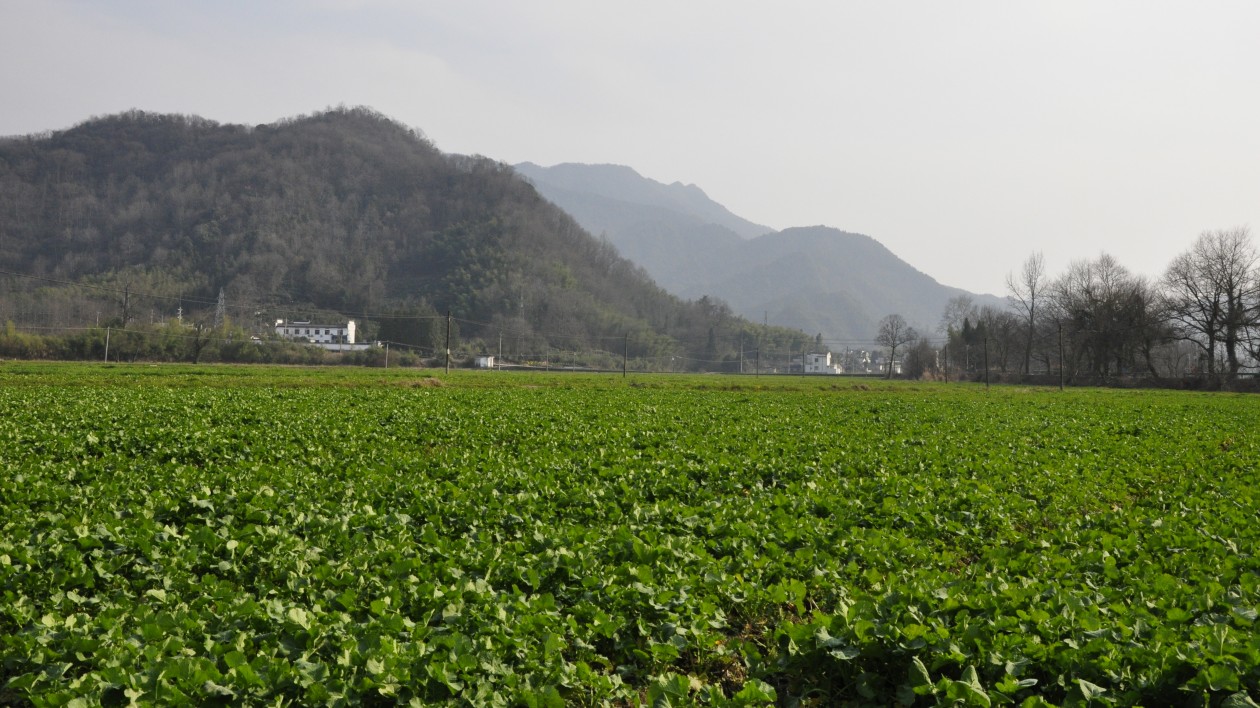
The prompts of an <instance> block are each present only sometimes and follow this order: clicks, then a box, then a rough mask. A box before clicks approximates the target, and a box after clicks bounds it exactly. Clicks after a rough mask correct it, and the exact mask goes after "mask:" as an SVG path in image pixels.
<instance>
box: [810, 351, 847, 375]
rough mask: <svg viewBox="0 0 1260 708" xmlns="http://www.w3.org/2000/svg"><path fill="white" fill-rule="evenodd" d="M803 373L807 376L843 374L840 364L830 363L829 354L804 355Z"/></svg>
mask: <svg viewBox="0 0 1260 708" xmlns="http://www.w3.org/2000/svg"><path fill="white" fill-rule="evenodd" d="M805 373H807V374H843V373H844V369H843V368H842V367H841V366H840V364H838V363H836V364H833V363H831V352H827V353H826V354H806V355H805Z"/></svg>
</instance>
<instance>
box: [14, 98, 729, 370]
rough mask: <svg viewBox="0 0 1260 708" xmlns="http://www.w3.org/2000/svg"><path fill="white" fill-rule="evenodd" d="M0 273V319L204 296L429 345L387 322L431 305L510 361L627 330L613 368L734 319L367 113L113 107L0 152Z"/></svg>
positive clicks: (247, 316) (161, 305) (171, 308)
mask: <svg viewBox="0 0 1260 708" xmlns="http://www.w3.org/2000/svg"><path fill="white" fill-rule="evenodd" d="M0 269H3V270H5V271H9V272H10V273H16V274H20V275H21V276H22V277H10V278H7V279H6V280H7V283H6V284H7V285H8V286H9V287H8V290H7V292H8V293H9V296H8V297H7V298H5V297H0V317H3V318H6V319H13V318H17V319H19V320H25V321H34V322H35V323H38V324H56V325H63V326H67V325H78V324H83V323H84V322H83V320H84V319H87V318H90V316H89V315H88V314H87V313H89V312H92V311H93V309H95V310H96V311H97V312H100V311H101V310H104V311H105V312H106V317H110V316H116V317H120V318H121V319H122V322H123V324H128V323H130V322H131V321H133V320H134V318H135V317H136V316H137V312H140V311H144V312H146V313H151V314H150V317H151V318H154V319H156V320H162V319H165V318H169V317H173V316H174V315H175V310H176V308H177V306H180V307H184V308H185V309H189V310H192V309H197V308H201V310H202V312H203V314H202V316H205V315H204V313H205V311H207V310H212V309H214V307H213V303H214V302H215V300H216V298H217V296H218V294H219V293H220V292H222V293H223V294H224V295H223V297H224V301H225V302H226V303H228V305H227V307H228V309H229V312H228V313H227V314H229V315H230V316H231V317H233V318H236V319H237V320H241V321H253V322H255V323H258V322H264V321H266V320H267V319H269V318H281V317H283V318H292V317H295V316H301V315H303V314H309V313H312V312H330V313H340V314H343V315H356V314H357V315H358V316H360V317H362V316H363V315H364V314H373V313H375V314H374V315H373V316H375V317H376V319H378V320H379V323H380V326H381V329H382V331H386V330H389V331H388V334H389V335H390V336H391V337H393V338H395V339H396V340H403V341H406V340H407V338H408V337H411V336H413V334H414V336H415V337H417V338H419V339H424V338H425V337H428V339H429V340H432V337H430V336H429V335H428V334H425V333H424V332H423V331H421V332H419V333H418V334H417V333H413V332H411V331H410V330H409V328H408V327H404V326H402V325H401V324H399V323H400V322H407V321H412V322H418V321H419V320H420V318H423V317H432V316H434V315H437V314H438V313H442V312H445V311H448V310H449V311H452V312H453V313H454V314H455V316H456V317H458V318H460V319H462V320H463V323H462V324H463V331H464V334H465V335H466V336H468V335H473V336H485V337H487V338H490V337H494V336H496V335H497V334H498V333H501V332H503V331H504V330H510V331H511V332H513V333H514V336H513V337H511V338H509V339H510V340H511V341H510V342H509V346H512V345H513V344H514V345H515V346H519V347H524V348H527V349H525V350H522V351H520V352H518V353H520V354H521V355H522V356H524V355H526V354H529V353H534V352H535V351H536V353H539V354H545V353H546V352H547V351H548V350H554V349H556V348H561V349H566V350H574V349H579V348H582V349H599V348H612V347H613V346H614V345H610V344H607V343H606V342H609V341H614V340H615V342H616V345H615V348H616V349H618V350H620V349H621V346H622V343H623V342H622V340H623V337H625V336H629V335H633V337H632V341H630V342H629V343H627V344H626V346H629V347H630V348H631V349H632V351H631V354H632V355H633V354H634V353H635V352H634V351H633V349H634V348H636V347H637V348H639V349H641V354H642V355H643V356H648V355H659V354H660V353H662V352H668V351H671V350H676V351H679V352H680V353H681V352H682V351H687V347H691V346H696V347H702V346H703V345H704V342H705V340H708V339H712V336H710V333H711V332H715V331H716V333H717V339H718V340H719V341H726V340H730V341H731V342H733V341H734V336H735V335H734V334H733V332H734V331H735V330H737V329H739V328H740V327H742V326H743V325H744V324H746V323H741V322H739V321H738V320H736V319H734V318H731V317H729V313H717V314H718V315H720V316H714V314H713V312H712V308H711V307H708V306H707V305H705V306H702V305H699V304H694V303H686V302H682V301H680V300H679V299H678V298H677V297H675V296H672V295H669V294H667V293H666V292H665V291H663V290H661V289H660V288H659V287H657V286H656V285H655V284H654V283H652V282H651V281H650V279H648V278H647V276H646V275H645V274H644V273H643V272H642V270H641V269H639V268H638V267H637V266H635V265H634V264H632V263H631V262H629V261H627V260H625V259H623V258H621V257H620V256H619V255H618V254H617V253H616V251H615V250H614V249H613V248H612V247H611V246H609V245H608V244H606V243H603V242H601V241H599V240H598V239H595V238H593V237H592V236H590V234H588V233H587V232H586V231H584V230H583V229H582V228H581V227H580V226H579V225H578V224H577V223H576V222H575V221H574V220H573V219H572V218H571V217H570V216H569V215H567V214H565V213H564V212H562V211H561V210H560V209H558V208H557V207H555V206H554V205H553V204H551V203H550V202H548V201H546V200H544V199H543V198H541V197H540V196H539V194H538V193H537V191H536V190H535V189H534V188H533V187H532V186H530V185H529V184H528V183H526V182H525V181H523V180H522V179H520V178H519V176H518V175H517V174H516V173H515V172H514V171H513V170H512V169H511V168H510V167H508V166H506V165H503V164H501V163H496V162H493V161H491V160H488V159H485V158H468V157H462V156H457V155H445V154H442V153H441V152H439V151H438V150H436V149H435V148H434V147H433V146H432V145H431V144H430V143H428V142H427V141H426V140H424V139H423V137H421V136H419V135H417V134H416V133H415V132H413V131H411V130H409V129H407V128H405V127H403V126H401V125H399V124H397V123H395V122H393V121H391V120H388V119H386V118H384V117H383V116H380V115H378V114H376V113H374V112H372V111H370V110H367V109H349V110H346V109H341V110H335V111H330V112H326V113H322V114H317V115H314V116H308V117H303V118H298V119H293V120H288V121H282V122H279V123H276V124H272V125H261V126H257V127H252V128H251V127H245V126H237V125H220V124H217V123H214V122H212V121H207V120H204V119H200V118H194V117H186V116H170V115H154V114H147V113H142V112H131V113H127V114H123V115H117V116H110V117H106V118H101V119H94V120H92V121H88V122H86V123H83V124H81V125H79V126H76V127H74V128H71V129H69V130H65V131H59V132H56V133H51V134H47V135H41V136H33V137H25V138H12V139H5V140H2V141H0ZM33 278H43V279H44V280H40V281H34V280H32V279H33ZM50 281H51V282H53V283H59V284H60V286H59V287H56V288H52V287H48V285H47V284H48V283H49V282H50ZM81 284H92V285H93V286H94V287H95V288H97V289H96V290H90V289H88V290H85V289H84V287H83V285H81ZM37 287H40V288H43V290H40V291H38V292H37V291H36V288H37ZM100 292H103V293H106V294H105V295H97V294H93V293H100ZM93 298H96V299H95V300H93ZM140 299H144V301H143V302H140V301H139V300H140ZM19 300H20V303H19ZM119 302H121V304H119ZM23 308H26V309H25V310H24V309H23ZM193 314H195V313H193ZM723 328H726V329H725V330H724V329H723ZM411 329H417V328H411ZM418 329H419V330H425V328H424V327H420V328H418ZM697 340H699V341H700V342H701V343H700V344H699V345H696V344H694V342H696V341H697ZM428 343H430V344H431V343H432V341H429V342H428ZM733 346H735V345H734V344H730V345H726V348H730V347H733ZM529 347H533V348H534V349H528V348H529ZM708 349H710V350H711V349H712V347H709V348H708ZM703 354H704V355H705V356H713V352H712V351H706V352H703ZM697 356H699V354H697Z"/></svg>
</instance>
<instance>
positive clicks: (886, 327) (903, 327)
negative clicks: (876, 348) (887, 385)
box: [875, 314, 919, 379]
mask: <svg viewBox="0 0 1260 708" xmlns="http://www.w3.org/2000/svg"><path fill="white" fill-rule="evenodd" d="M918 338H919V333H918V332H915V331H914V327H911V326H910V325H908V324H906V318H904V317H902V316H901V315H895V314H894V315H887V316H886V317H884V319H882V320H880V321H879V333H878V334H876V335H875V343H876V344H880V345H883V346H885V347H888V378H890V379H891V378H892V372H893V361H894V360H895V359H896V358H897V347H900V346H902V345H903V344H909V343H910V342H913V341H914V340H916V339H918Z"/></svg>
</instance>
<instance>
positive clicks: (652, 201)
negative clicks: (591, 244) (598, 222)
mask: <svg viewBox="0 0 1260 708" xmlns="http://www.w3.org/2000/svg"><path fill="white" fill-rule="evenodd" d="M515 168H516V171H517V172H518V173H520V174H521V175H524V176H525V177H526V178H528V179H529V180H530V181H540V182H543V183H545V185H546V187H547V189H549V190H556V191H565V192H569V193H574V194H580V195H586V196H588V197H593V198H598V197H603V198H604V199H605V200H612V201H615V202H624V203H629V204H635V205H639V206H642V207H648V208H652V209H665V210H669V211H673V212H677V213H678V214H680V215H682V216H690V217H694V218H695V219H696V220H698V221H699V222H701V223H705V224H715V225H718V226H721V227H724V228H726V229H729V230H730V231H731V232H733V233H735V234H736V235H738V236H740V237H741V238H745V239H750V238H756V237H757V236H761V235H762V234H767V233H770V232H772V231H774V229H772V228H770V227H768V226H763V225H761V224H754V223H753V222H751V221H748V220H747V219H744V218H741V217H739V216H736V215H735V214H732V213H731V212H730V211H729V210H727V208H726V207H724V206H722V205H721V204H718V203H717V202H715V201H713V200H712V199H710V198H709V196H708V195H707V194H705V193H704V190H702V189H700V188H699V187H697V186H696V185H694V184H683V183H681V182H674V183H673V184H668V185H667V184H664V183H661V182H657V181H656V180H653V179H650V178H647V177H644V176H642V175H640V174H639V173H638V172H636V171H635V170H634V169H633V168H630V167H626V166H624V165H607V164H604V165H583V164H579V163H572V162H566V163H561V164H559V165H555V166H554V167H540V166H539V165H536V164H534V163H532V162H523V163H521V164H519V165H515ZM587 230H588V231H589V230H590V229H587ZM593 233H596V234H598V232H597V231H596V232H593Z"/></svg>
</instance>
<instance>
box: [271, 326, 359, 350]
mask: <svg viewBox="0 0 1260 708" xmlns="http://www.w3.org/2000/svg"><path fill="white" fill-rule="evenodd" d="M276 335H277V336H279V337H282V338H284V339H291V340H294V341H299V340H301V341H307V342H311V343H313V344H354V320H350V321H348V322H346V323H345V324H340V325H332V324H315V323H313V322H296V321H294V322H285V321H284V320H276Z"/></svg>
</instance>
